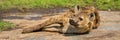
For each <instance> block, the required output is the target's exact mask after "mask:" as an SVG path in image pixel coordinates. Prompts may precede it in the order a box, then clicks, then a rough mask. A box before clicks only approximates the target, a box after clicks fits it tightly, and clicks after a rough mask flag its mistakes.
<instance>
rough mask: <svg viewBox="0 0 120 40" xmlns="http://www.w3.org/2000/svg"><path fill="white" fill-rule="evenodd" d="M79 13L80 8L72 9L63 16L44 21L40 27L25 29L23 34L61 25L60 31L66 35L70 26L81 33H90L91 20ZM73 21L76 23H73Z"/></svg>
mask: <svg viewBox="0 0 120 40" xmlns="http://www.w3.org/2000/svg"><path fill="white" fill-rule="evenodd" d="M79 12H80V8H79V7H78V6H75V8H74V9H70V10H69V11H67V12H65V13H63V14H61V15H56V16H53V17H50V18H48V19H46V20H45V21H43V22H42V23H40V24H39V25H36V26H30V27H25V28H23V33H27V32H32V31H35V30H40V29H41V28H44V27H46V26H49V25H51V24H60V25H61V27H62V28H61V29H60V32H61V33H66V31H67V29H68V27H69V26H70V25H73V27H75V28H77V30H80V32H81V33H84V32H86V31H88V29H89V28H88V26H89V25H88V24H89V18H88V16H87V15H86V14H84V13H79ZM78 15H79V16H78ZM73 19H74V21H72V20H73ZM78 28H79V29H78ZM82 30H83V31H82Z"/></svg>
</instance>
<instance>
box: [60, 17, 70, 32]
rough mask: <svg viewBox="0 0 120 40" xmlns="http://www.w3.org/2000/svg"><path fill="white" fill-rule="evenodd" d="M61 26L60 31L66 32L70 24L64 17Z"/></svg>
mask: <svg viewBox="0 0 120 40" xmlns="http://www.w3.org/2000/svg"><path fill="white" fill-rule="evenodd" d="M62 25H63V27H62V28H61V31H60V32H62V33H67V30H68V27H69V26H70V24H69V19H68V18H66V19H65V20H63V24H62Z"/></svg>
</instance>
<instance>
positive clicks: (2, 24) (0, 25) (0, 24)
mask: <svg viewBox="0 0 120 40" xmlns="http://www.w3.org/2000/svg"><path fill="white" fill-rule="evenodd" d="M14 26H15V25H14V24H13V23H10V22H5V21H0V30H1V31H2V30H7V29H10V28H13V27H14Z"/></svg>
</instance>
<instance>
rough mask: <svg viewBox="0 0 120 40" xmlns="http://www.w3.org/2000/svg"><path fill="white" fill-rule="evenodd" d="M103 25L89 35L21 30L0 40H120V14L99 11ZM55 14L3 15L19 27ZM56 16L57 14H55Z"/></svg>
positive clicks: (2, 36)
mask: <svg viewBox="0 0 120 40" xmlns="http://www.w3.org/2000/svg"><path fill="white" fill-rule="evenodd" d="M99 13H100V16H101V20H102V21H101V25H100V27H99V28H98V29H94V30H92V31H91V32H90V33H89V34H60V33H58V32H45V31H38V32H32V33H26V34H21V30H20V29H16V30H10V31H2V32H0V40H3V39H4V40H120V18H119V17H120V12H119V11H99ZM51 15H54V14H50V13H49V14H43V13H42V14H41V13H26V14H21V13H15V14H14V15H13V14H11V13H10V14H9V15H3V16H2V19H3V20H4V21H10V22H12V23H15V24H16V25H17V27H21V26H28V25H29V26H32V25H36V24H38V23H40V22H42V21H44V19H45V18H48V17H49V16H51ZM55 15H56V14H55Z"/></svg>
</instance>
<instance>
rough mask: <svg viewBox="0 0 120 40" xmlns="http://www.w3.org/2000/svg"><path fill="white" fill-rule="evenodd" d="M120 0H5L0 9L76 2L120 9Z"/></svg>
mask: <svg viewBox="0 0 120 40" xmlns="http://www.w3.org/2000/svg"><path fill="white" fill-rule="evenodd" d="M119 2H120V0H3V1H1V2H0V10H8V9H13V8H15V9H22V8H26V9H34V8H54V7H72V6H74V5H76V4H79V5H81V6H85V5H93V6H95V7H97V8H98V9H101V10H107V9H117V10H119V9H120V3H119Z"/></svg>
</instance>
